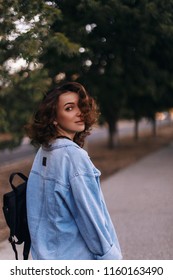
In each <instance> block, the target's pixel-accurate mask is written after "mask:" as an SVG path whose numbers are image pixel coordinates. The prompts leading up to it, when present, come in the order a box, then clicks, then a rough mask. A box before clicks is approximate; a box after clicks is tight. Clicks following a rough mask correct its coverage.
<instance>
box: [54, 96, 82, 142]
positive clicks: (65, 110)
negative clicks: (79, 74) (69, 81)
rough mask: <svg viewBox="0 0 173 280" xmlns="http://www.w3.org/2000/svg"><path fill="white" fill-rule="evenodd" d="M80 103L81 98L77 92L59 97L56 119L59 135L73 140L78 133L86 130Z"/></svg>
mask: <svg viewBox="0 0 173 280" xmlns="http://www.w3.org/2000/svg"><path fill="white" fill-rule="evenodd" d="M78 101H79V96H78V94H77V93H75V92H69V91H68V92H65V93H63V94H61V95H60V96H59V100H58V104H57V119H56V121H57V130H58V134H59V135H63V136H67V137H69V138H70V139H73V138H74V136H75V134H76V132H82V131H83V130H84V129H85V123H84V121H83V120H82V114H81V111H80V108H79V107H78Z"/></svg>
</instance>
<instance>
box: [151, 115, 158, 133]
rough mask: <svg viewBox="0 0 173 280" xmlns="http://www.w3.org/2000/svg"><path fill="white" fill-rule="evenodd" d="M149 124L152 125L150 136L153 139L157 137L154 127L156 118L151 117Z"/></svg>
mask: <svg viewBox="0 0 173 280" xmlns="http://www.w3.org/2000/svg"><path fill="white" fill-rule="evenodd" d="M151 124H152V135H153V137H156V136H157V127H156V118H155V117H153V118H152V119H151Z"/></svg>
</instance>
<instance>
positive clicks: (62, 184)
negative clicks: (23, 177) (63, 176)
mask: <svg viewBox="0 0 173 280" xmlns="http://www.w3.org/2000/svg"><path fill="white" fill-rule="evenodd" d="M31 173H34V174H36V175H38V176H40V177H41V178H43V179H44V180H47V181H53V182H55V183H58V184H60V185H61V186H64V187H67V186H68V188H69V187H70V184H68V183H64V182H61V181H59V180H56V179H54V178H50V177H47V176H43V175H42V174H40V173H39V172H37V171H35V170H31Z"/></svg>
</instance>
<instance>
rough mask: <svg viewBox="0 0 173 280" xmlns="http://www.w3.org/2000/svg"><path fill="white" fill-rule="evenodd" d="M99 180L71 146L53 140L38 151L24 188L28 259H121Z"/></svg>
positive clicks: (79, 151) (83, 154) (85, 156)
mask: <svg viewBox="0 0 173 280" xmlns="http://www.w3.org/2000/svg"><path fill="white" fill-rule="evenodd" d="M99 176H100V171H99V170H98V169H96V168H95V166H94V165H93V163H92V162H91V160H90V158H89V157H88V154H87V152H86V151H85V150H84V149H82V148H80V147H79V146H78V145H77V144H76V143H74V142H73V141H70V140H68V139H65V138H64V139H57V140H55V141H54V142H53V143H52V145H51V146H50V147H49V148H43V147H41V148H40V149H39V150H38V152H37V155H36V157H35V160H34V162H33V166H32V169H31V172H30V175H29V179H28V185H27V215H28V223H29V230H30V234H31V255H32V258H33V259H40V260H43V259H52V260H116V259H121V258H122V256H121V250H120V247H119V242H118V239H117V236H116V233H115V230H114V227H113V224H112V221H111V219H110V216H109V213H108V210H107V208H106V205H105V201H104V198H103V195H102V191H101V189H100V182H99Z"/></svg>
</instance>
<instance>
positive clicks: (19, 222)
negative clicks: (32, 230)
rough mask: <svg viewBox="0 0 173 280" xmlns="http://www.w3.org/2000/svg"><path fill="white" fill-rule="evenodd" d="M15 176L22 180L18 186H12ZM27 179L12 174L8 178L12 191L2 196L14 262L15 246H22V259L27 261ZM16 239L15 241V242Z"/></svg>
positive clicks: (28, 242) (16, 255) (22, 175)
mask: <svg viewBox="0 0 173 280" xmlns="http://www.w3.org/2000/svg"><path fill="white" fill-rule="evenodd" d="M15 175H18V176H19V177H20V178H22V179H23V181H24V182H23V183H21V184H19V185H18V186H14V184H13V179H14V177H15ZM27 180H28V178H27V177H26V176H25V175H24V174H22V173H20V172H16V173H12V174H11V175H10V177H9V182H10V185H11V187H12V191H11V192H8V193H6V194H4V196H3V212H4V216H5V220H6V223H7V225H8V227H9V228H10V236H9V239H8V240H9V242H10V243H11V245H12V248H13V250H14V252H15V257H16V260H18V252H17V249H16V244H18V245H19V244H22V243H23V242H24V248H23V259H24V260H27V259H28V255H29V251H30V245H31V240H30V234H29V229H28V222H27V214H26V188H27ZM16 239H17V240H16Z"/></svg>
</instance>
